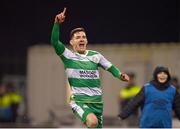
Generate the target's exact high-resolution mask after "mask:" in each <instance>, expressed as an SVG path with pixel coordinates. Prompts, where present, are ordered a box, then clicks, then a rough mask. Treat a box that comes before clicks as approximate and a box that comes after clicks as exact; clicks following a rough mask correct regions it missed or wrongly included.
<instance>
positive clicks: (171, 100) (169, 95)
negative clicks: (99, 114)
mask: <svg viewBox="0 0 180 129" xmlns="http://www.w3.org/2000/svg"><path fill="white" fill-rule="evenodd" d="M170 80H171V76H170V73H169V70H168V68H167V67H165V66H157V67H156V68H155V70H154V72H153V79H152V80H151V81H150V82H149V83H146V84H145V85H144V86H143V87H142V89H141V90H140V92H139V93H138V94H137V95H136V96H135V97H134V98H133V99H132V100H131V101H130V102H129V103H128V104H127V105H126V106H125V107H124V108H123V110H122V112H121V113H120V114H119V115H118V116H119V117H120V118H121V119H122V120H123V119H126V118H127V117H128V116H130V115H131V114H132V113H133V112H134V111H135V110H136V109H137V108H138V107H141V116H140V121H139V127H140V128H172V118H173V116H172V112H173V110H174V112H175V114H176V116H177V118H178V119H179V120H180V94H179V93H178V91H177V89H176V88H175V87H174V86H173V85H172V84H171V83H170Z"/></svg>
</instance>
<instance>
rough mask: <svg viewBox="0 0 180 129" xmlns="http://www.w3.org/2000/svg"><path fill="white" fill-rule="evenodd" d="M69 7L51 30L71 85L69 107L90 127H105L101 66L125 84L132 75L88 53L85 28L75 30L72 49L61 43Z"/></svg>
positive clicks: (56, 20) (72, 33)
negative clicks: (61, 28)
mask: <svg viewBox="0 0 180 129" xmlns="http://www.w3.org/2000/svg"><path fill="white" fill-rule="evenodd" d="M65 13H66V8H64V10H63V12H61V13H60V14H58V15H56V17H55V22H54V26H53V29H52V35H51V43H52V46H53V47H54V49H55V51H56V54H57V55H58V56H59V57H60V58H61V60H62V62H63V63H64V67H65V70H66V73H67V77H68V81H69V84H70V86H71V90H72V96H71V98H70V99H71V101H70V106H71V108H72V110H73V113H74V114H75V115H76V116H77V117H79V118H80V119H81V120H82V122H83V123H84V124H86V126H87V127H89V128H102V114H103V102H102V90H101V88H100V76H99V71H98V67H102V68H103V69H105V70H107V71H109V72H110V73H112V75H113V76H114V77H116V78H118V79H120V80H122V81H129V76H128V75H127V74H125V73H121V72H120V71H119V69H118V68H116V67H115V66H114V65H113V64H112V63H111V62H109V61H108V60H107V59H106V58H105V57H104V56H103V55H101V54H100V53H99V52H97V51H92V50H87V49H86V47H87V44H88V40H87V37H86V32H85V30H84V28H75V29H73V30H72V31H71V33H70V44H71V45H72V48H73V51H71V50H69V49H68V48H66V47H65V46H64V44H63V43H62V42H61V41H59V35H60V33H59V30H60V27H61V23H63V22H64V20H65Z"/></svg>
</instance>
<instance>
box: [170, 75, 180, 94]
mask: <svg viewBox="0 0 180 129" xmlns="http://www.w3.org/2000/svg"><path fill="white" fill-rule="evenodd" d="M171 84H172V85H173V86H175V87H176V89H177V90H178V91H179V92H180V85H179V80H178V78H177V77H176V76H173V77H172V78H171Z"/></svg>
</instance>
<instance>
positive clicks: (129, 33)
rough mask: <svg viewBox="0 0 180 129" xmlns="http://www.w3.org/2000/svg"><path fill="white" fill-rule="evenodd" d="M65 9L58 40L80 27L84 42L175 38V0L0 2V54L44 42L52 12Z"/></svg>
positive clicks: (47, 40) (16, 51) (3, 0)
mask: <svg viewBox="0 0 180 129" xmlns="http://www.w3.org/2000/svg"><path fill="white" fill-rule="evenodd" d="M64 7H67V12H66V21H65V22H64V23H63V26H62V29H61V32H62V34H63V35H62V37H61V39H62V40H63V41H64V42H65V43H68V38H69V32H70V30H71V29H72V28H74V27H78V26H82V27H84V28H85V29H86V31H87V35H88V39H89V42H90V43H134V42H136V43H137V42H138V43H142V42H148V43H150V42H178V41H179V39H180V35H179V32H180V27H179V18H180V15H179V8H180V6H179V0H111V1H110V0H1V4H0V16H1V18H0V19H1V20H0V28H1V29H0V35H1V36H0V37H1V40H0V42H1V47H0V48H1V49H0V53H1V55H2V54H4V55H7V54H9V55H11V54H12V55H14V54H16V55H22V54H24V53H25V52H26V50H27V48H28V46H31V45H34V44H38V43H50V34H51V29H52V25H53V21H54V17H55V15H56V14H57V13H58V12H60V11H62V10H63V8H64Z"/></svg>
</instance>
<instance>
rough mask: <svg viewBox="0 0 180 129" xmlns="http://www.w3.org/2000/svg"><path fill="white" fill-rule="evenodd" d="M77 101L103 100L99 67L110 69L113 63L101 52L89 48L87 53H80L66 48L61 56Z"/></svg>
mask: <svg viewBox="0 0 180 129" xmlns="http://www.w3.org/2000/svg"><path fill="white" fill-rule="evenodd" d="M60 57H61V59H62V61H63V63H64V67H65V70H66V74H67V77H68V81H69V84H70V86H71V90H72V93H73V99H74V100H75V101H82V102H102V90H101V88H100V75H99V71H98V67H99V66H100V67H102V68H104V69H108V68H110V67H111V66H112V64H111V63H110V62H109V61H108V60H107V59H105V58H104V57H103V56H102V55H101V54H100V53H98V52H96V51H92V50H87V51H86V54H79V53H75V52H72V51H70V50H69V49H67V48H65V50H64V52H63V53H62V55H61V56H60Z"/></svg>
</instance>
